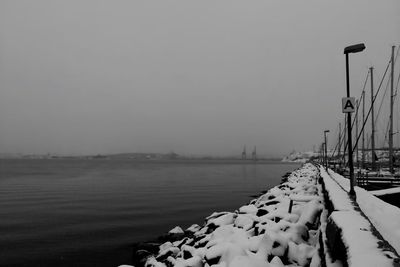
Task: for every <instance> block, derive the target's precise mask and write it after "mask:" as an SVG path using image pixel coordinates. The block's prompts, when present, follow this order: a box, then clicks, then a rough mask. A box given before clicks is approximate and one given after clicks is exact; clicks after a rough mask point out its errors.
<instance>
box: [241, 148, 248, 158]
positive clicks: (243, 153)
mask: <svg viewBox="0 0 400 267" xmlns="http://www.w3.org/2000/svg"><path fill="white" fill-rule="evenodd" d="M242 159H243V160H245V159H247V154H246V146H244V147H243V152H242Z"/></svg>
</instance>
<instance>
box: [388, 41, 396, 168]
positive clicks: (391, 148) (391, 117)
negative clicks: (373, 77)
mask: <svg viewBox="0 0 400 267" xmlns="http://www.w3.org/2000/svg"><path fill="white" fill-rule="evenodd" d="M394 48H395V46H394V45H393V46H392V75H391V79H390V129H389V168H390V172H391V173H394V170H393V77H394Z"/></svg>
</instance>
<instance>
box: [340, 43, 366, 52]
mask: <svg viewBox="0 0 400 267" xmlns="http://www.w3.org/2000/svg"><path fill="white" fill-rule="evenodd" d="M364 49H365V45H364V44H363V43H361V44H355V45H350V46H347V47H345V48H344V54H350V53H358V52H361V51H363V50H364Z"/></svg>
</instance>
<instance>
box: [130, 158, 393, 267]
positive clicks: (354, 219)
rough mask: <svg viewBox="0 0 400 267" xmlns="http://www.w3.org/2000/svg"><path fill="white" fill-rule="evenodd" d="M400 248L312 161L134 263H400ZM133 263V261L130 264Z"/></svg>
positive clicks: (174, 233) (238, 266)
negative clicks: (237, 206) (276, 184)
mask: <svg viewBox="0 0 400 267" xmlns="http://www.w3.org/2000/svg"><path fill="white" fill-rule="evenodd" d="M398 259H399V258H398V254H397V253H396V251H395V250H394V249H393V248H392V247H391V246H390V245H389V244H388V243H387V242H385V241H384V240H383V238H382V237H381V236H379V233H377V231H376V229H375V228H374V227H373V226H372V225H371V223H370V222H369V220H368V219H367V217H366V216H365V215H363V214H362V212H361V211H360V210H359V208H358V206H357V205H356V203H355V202H353V201H352V200H351V199H350V198H349V197H348V195H347V193H346V192H345V190H343V188H341V187H340V185H339V184H337V183H336V182H335V181H334V180H333V179H331V177H330V175H329V174H328V173H326V172H325V170H324V169H323V168H321V167H320V166H318V165H313V164H310V163H308V164H305V165H303V166H302V167H301V168H300V169H298V170H295V171H293V172H292V173H290V174H288V175H287V176H286V177H284V179H283V181H282V183H281V184H280V185H278V186H276V187H273V188H272V189H270V190H269V191H267V192H266V193H265V194H262V195H261V196H259V197H258V198H256V199H253V200H251V201H250V203H248V204H247V205H245V206H242V207H240V208H239V209H238V210H236V211H234V212H215V213H213V214H211V215H210V216H209V217H207V218H206V220H205V222H204V224H203V225H202V226H199V225H192V226H191V227H189V228H188V229H186V230H185V231H183V230H182V229H181V228H180V227H176V228H174V229H172V230H171V231H170V232H169V233H168V234H167V235H166V236H164V237H161V238H159V239H158V240H157V241H155V242H148V243H144V244H139V245H138V246H137V247H135V249H134V263H133V264H134V266H136V267H139V266H146V267H164V266H177V267H184V266H185V267H190V266H193V267H203V266H204V267H207V266H210V267H211V266H214V267H245V266H255V267H262V266H263V267H268V266H271V267H281V266H310V267H317V266H398V263H399V261H398ZM125 266H127V265H125Z"/></svg>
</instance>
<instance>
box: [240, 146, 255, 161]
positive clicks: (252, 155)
mask: <svg viewBox="0 0 400 267" xmlns="http://www.w3.org/2000/svg"><path fill="white" fill-rule="evenodd" d="M250 159H251V160H257V148H256V146H254V150H253V152H251V158H250ZM242 160H247V153H246V146H244V147H243V152H242Z"/></svg>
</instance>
